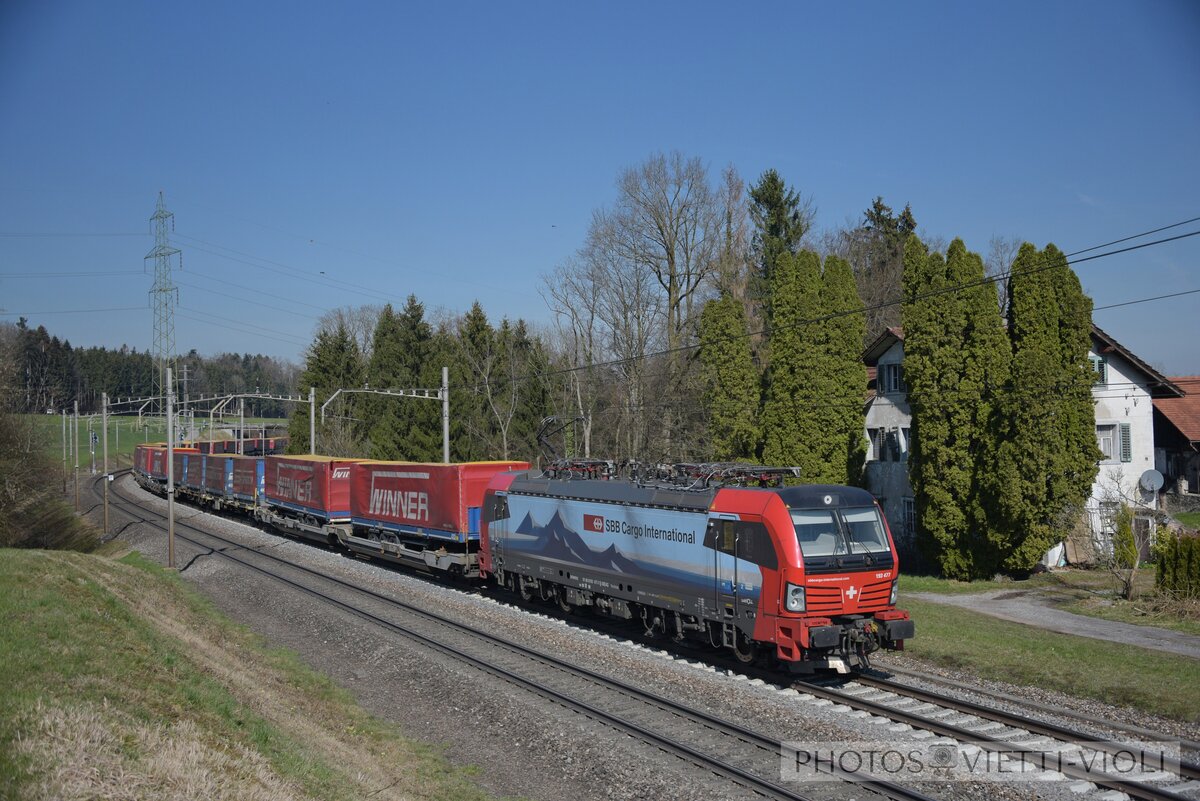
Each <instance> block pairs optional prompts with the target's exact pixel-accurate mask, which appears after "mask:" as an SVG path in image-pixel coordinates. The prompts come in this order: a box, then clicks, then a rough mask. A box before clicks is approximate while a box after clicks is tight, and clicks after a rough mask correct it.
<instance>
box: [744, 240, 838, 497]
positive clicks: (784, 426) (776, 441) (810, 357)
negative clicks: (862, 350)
mask: <svg viewBox="0 0 1200 801" xmlns="http://www.w3.org/2000/svg"><path fill="white" fill-rule="evenodd" d="M820 296H821V262H820V258H819V257H818V256H817V254H815V253H812V252H810V251H803V252H801V253H800V254H798V255H796V256H792V255H791V254H784V255H783V256H781V257H780V258H779V261H778V263H777V264H776V265H775V270H774V273H773V280H772V281H771V297H772V308H773V312H772V313H773V315H774V321H775V322H774V326H773V330H772V332H771V340H770V366H769V368H768V370H767V375H766V379H767V380H766V397H765V401H764V403H763V413H762V426H763V437H764V442H763V460H764V461H765V462H767V463H768V464H775V465H785V466H795V467H799V468H800V477H801V480H802V481H804V482H806V483H820V482H825V481H840V480H843V478H842V477H839V476H836V475H834V474H833V472H832V471H831V470H830V468H829V465H828V464H827V463H825V462H824V461H823V459H822V454H823V453H826V452H827V449H826V448H825V447H823V446H822V444H821V441H822V440H823V439H824V438H825V437H826V436H828V435H829V432H828V431H824V430H822V428H823V427H822V421H821V419H820V417H819V416H818V414H817V409H818V407H819V405H820V404H821V403H822V402H824V400H825V397H826V396H825V393H823V392H822V389H821V384H822V383H823V382H824V381H825V378H824V376H823V374H822V369H823V367H824V366H825V365H824V364H823V360H822V358H821V355H822V354H821V348H820V346H819V340H818V328H817V326H816V325H814V324H813V323H812V321H813V320H815V319H816V318H817V317H818V316H819V315H820V308H821V305H820V304H821V297H820Z"/></svg>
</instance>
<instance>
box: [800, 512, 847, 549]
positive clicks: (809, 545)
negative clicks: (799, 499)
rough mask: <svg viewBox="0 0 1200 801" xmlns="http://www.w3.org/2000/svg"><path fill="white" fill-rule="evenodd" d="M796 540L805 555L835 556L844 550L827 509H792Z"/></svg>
mask: <svg viewBox="0 0 1200 801" xmlns="http://www.w3.org/2000/svg"><path fill="white" fill-rule="evenodd" d="M792 525H794V526H795V527H796V541H797V542H799V543H800V553H802V554H804V555H805V556H835V555H836V554H840V553H845V552H846V543H845V542H844V541H843V540H842V535H841V532H840V531H838V524H837V520H835V519H834V517H833V512H831V511H829V510H827V509H793V510H792Z"/></svg>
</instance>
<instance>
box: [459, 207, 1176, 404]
mask: <svg viewBox="0 0 1200 801" xmlns="http://www.w3.org/2000/svg"><path fill="white" fill-rule="evenodd" d="M1196 219H1200V218H1196ZM1184 224H1186V222H1182V223H1175V224H1173V225H1170V226H1165V227H1162V228H1156V229H1153V230H1152V231H1144V232H1142V233H1141V234H1134V235H1132V236H1128V237H1124V238H1123V239H1121V240H1115V241H1117V242H1127V241H1130V240H1131V239H1137V238H1139V237H1142V236H1148V235H1149V234H1151V233H1154V232H1156V231H1162V230H1166V229H1167V228H1173V227H1177V226H1179V225H1184ZM1193 236H1200V231H1190V232H1188V233H1185V234H1179V235H1177V236H1171V237H1165V238H1163V239H1158V240H1154V241H1152V242H1145V243H1142V244H1139V245H1134V246H1131V247H1127V248H1121V249H1119V250H1114V251H1106V252H1104V253H1097V254H1094V255H1091V256H1087V257H1085V258H1082V259H1076V260H1074V261H1071V260H1070V259H1069V258H1067V260H1066V263H1067V264H1068V265H1071V264H1078V263H1081V262H1087V261H1093V260H1095V259H1102V258H1106V257H1108V256H1115V255H1118V254H1120V253H1127V252H1130V251H1134V250H1140V249H1142V248H1148V247H1154V246H1156V245H1161V244H1165V243H1167V242H1174V241H1177V240H1181V239H1187V238H1189V237H1193ZM1099 247H1104V246H1103V245H1101V246H1099ZM1094 249H1095V247H1091V248H1086V249H1084V250H1080V251H1075V252H1076V253H1086V252H1089V251H1091V250H1094ZM1065 255H1066V254H1064V256H1065ZM1042 260H1043V261H1044V257H1043V259H1042ZM1054 266H1055V265H1054V264H1052V263H1048V264H1043V265H1041V266H1036V267H1031V268H1028V269H1025V270H1021V271H1020V272H1016V271H1013V270H1009V271H1006V272H1002V273H998V274H996V275H992V276H985V277H984V278H982V279H980V280H977V281H968V282H965V283H961V284H954V285H951V286H947V287H939V288H938V289H934V290H930V291H928V292H923V293H920V294H917V295H914V296H912V297H910V298H895V299H892V300H887V301H883V302H880V303H876V304H872V305H870V306H864V307H863V308H860V309H848V310H843V311H837V312H831V313H829V314H825V315H821V316H819V317H813V318H809V319H805V320H798V321H796V322H794V323H790V324H788V325H787V326H776V327H775V329H774V330H775V331H779V330H784V329H788V328H802V327H804V326H807V325H814V324H817V323H823V322H827V321H829V320H834V319H838V318H840V317H849V316H852V315H856V314H865V313H867V312H869V311H876V310H880V309H886V308H890V307H892V306H899V305H901V304H902V303H905V302H913V301H916V300H926V299H928V298H933V297H938V296H940V295H945V294H952V293H955V292H962V291H964V290H967V289H974V288H977V287H981V286H986V285H987V284H994V283H999V282H1000V281H1003V280H1007V279H1009V278H1012V277H1014V276H1018V275H1032V274H1034V273H1038V272H1044V271H1046V270H1049V269H1053V267H1054ZM772 333H773V332H772V331H770V330H768V329H765V328H763V329H759V330H756V331H750V332H747V333H745V334H736V335H732V336H729V337H726V338H724V341H729V340H731V339H732V340H736V339H749V338H753V337H757V336H762V337H766V338H770V336H771V334H772ZM699 347H700V343H698V342H693V343H689V344H686V345H679V346H676V347H674V348H662V349H660V350H656V351H653V352H650V353H645V354H640V355H637V356H626V357H622V358H618V359H608V360H605V361H602V362H596V363H593V364H589V365H575V366H573V367H563V368H559V369H556V370H547V371H543V372H539V373H537V374H529V375H526V376H523V377H520V378H519V379H517V380H532V379H534V378H549V377H552V376H556V375H568V374H570V373H575V372H580V371H582V370H594V369H600V368H605V367H615V366H618V365H621V364H627V363H630V362H633V361H642V360H646V359H652V358H657V357H662V356H670V355H673V354H676V353H687V352H689V351H694V350H697V349H698V348H699ZM481 386H483V385H476V387H475V389H476V390H478V389H479V388H480V387H481Z"/></svg>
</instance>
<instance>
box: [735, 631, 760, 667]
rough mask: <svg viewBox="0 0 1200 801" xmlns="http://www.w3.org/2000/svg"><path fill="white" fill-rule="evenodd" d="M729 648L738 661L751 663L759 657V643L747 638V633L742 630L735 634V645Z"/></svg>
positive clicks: (745, 663)
mask: <svg viewBox="0 0 1200 801" xmlns="http://www.w3.org/2000/svg"><path fill="white" fill-rule="evenodd" d="M729 650H731V651H733V655H734V656H735V657H737V661H739V662H741V663H742V664H743V665H749V664H750V663H751V662H753V661H754V660H755V659H757V658H758V643H756V642H754V641H753V640H748V639H746V635H745V634H742V632H741V631H740V630H739V631H738V632H737V634H736V635H735V636H734V639H733V645H732V646H731V647H730V649H729Z"/></svg>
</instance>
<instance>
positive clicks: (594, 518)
mask: <svg viewBox="0 0 1200 801" xmlns="http://www.w3.org/2000/svg"><path fill="white" fill-rule="evenodd" d="M583 530H584V531H590V532H592V533H593V534H603V533H604V517H603V516H602V515H584V516H583Z"/></svg>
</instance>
